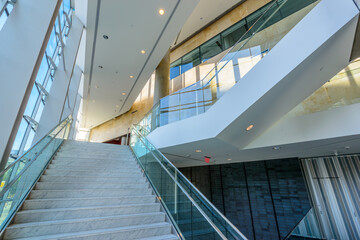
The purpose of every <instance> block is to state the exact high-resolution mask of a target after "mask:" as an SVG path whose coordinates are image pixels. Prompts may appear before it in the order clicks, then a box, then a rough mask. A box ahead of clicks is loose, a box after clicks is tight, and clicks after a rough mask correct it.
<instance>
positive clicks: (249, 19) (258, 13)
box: [246, 6, 269, 33]
mask: <svg viewBox="0 0 360 240" xmlns="http://www.w3.org/2000/svg"><path fill="white" fill-rule="evenodd" d="M268 8H269V6H265V7H263V8H262V9H259V10H258V11H256V12H254V13H252V14H250V15H249V16H248V17H246V21H247V25H248V27H249V28H251V26H253V25H254V24H255V23H256V24H255V25H254V27H253V28H252V29H251V32H252V33H254V32H256V31H261V30H262V29H263V28H264V27H262V29H259V28H260V27H261V26H262V24H263V23H264V22H265V18H263V17H261V16H262V14H263V13H264V11H266V9H268ZM260 17H261V18H260ZM259 18H260V19H259ZM258 19H259V20H258Z"/></svg>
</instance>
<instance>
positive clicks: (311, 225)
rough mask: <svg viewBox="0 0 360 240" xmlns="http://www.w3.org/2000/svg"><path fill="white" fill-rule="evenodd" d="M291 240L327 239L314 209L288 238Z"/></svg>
mask: <svg viewBox="0 0 360 240" xmlns="http://www.w3.org/2000/svg"><path fill="white" fill-rule="evenodd" d="M286 239H289V240H297V239H313V240H316V239H325V238H324V237H323V234H322V231H321V228H320V224H319V222H318V219H317V217H316V214H315V211H314V209H313V208H311V209H310V210H309V212H308V213H307V214H306V215H305V217H304V218H303V219H302V220H301V221H300V222H299V224H298V225H296V227H295V228H294V229H293V231H292V232H291V233H290V234H289V235H288V236H287V237H286Z"/></svg>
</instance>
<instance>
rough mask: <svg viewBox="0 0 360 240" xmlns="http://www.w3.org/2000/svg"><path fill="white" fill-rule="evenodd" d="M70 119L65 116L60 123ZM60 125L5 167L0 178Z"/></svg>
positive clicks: (0, 173)
mask: <svg viewBox="0 0 360 240" xmlns="http://www.w3.org/2000/svg"><path fill="white" fill-rule="evenodd" d="M69 117H71V115H69V116H67V117H66V118H65V119H64V120H63V121H62V122H61V123H63V122H64V121H65V120H68V118H69ZM61 123H60V124H61ZM60 124H58V125H56V126H55V127H54V128H52V129H51V130H50V131H49V132H48V133H47V134H45V136H43V137H42V138H41V139H40V140H38V141H37V142H36V143H35V144H34V145H33V146H32V147H30V148H29V150H27V151H26V152H24V153H23V154H21V155H20V157H18V158H17V159H16V160H15V161H14V162H12V163H11V164H10V165H9V166H7V167H6V168H5V169H4V170H2V171H1V172H0V177H1V176H2V175H4V173H5V172H6V171H7V170H9V169H10V168H11V167H12V166H14V165H15V164H16V163H17V162H18V161H20V160H21V158H22V157H24V156H25V155H26V154H27V153H28V152H29V151H30V150H31V149H33V148H34V147H35V146H36V145H37V144H38V143H39V142H41V141H42V140H43V139H44V138H45V137H47V136H48V135H49V134H50V133H51V132H52V131H54V130H55V129H56V128H57V127H58V126H59V125H60Z"/></svg>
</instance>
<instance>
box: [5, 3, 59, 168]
mask: <svg viewBox="0 0 360 240" xmlns="http://www.w3.org/2000/svg"><path fill="white" fill-rule="evenodd" d="M60 4H61V0H37V1H35V2H34V1H29V0H18V1H17V3H16V4H15V5H14V9H13V10H12V12H11V14H10V16H9V18H8V19H7V21H6V22H5V25H4V27H3V28H2V30H1V31H0V46H2V47H1V48H0V59H1V60H2V62H1V64H0V72H1V88H0V101H1V103H2V104H0V113H1V115H2V117H1V118H0V157H1V163H0V170H1V169H3V168H4V166H5V165H6V163H7V161H8V157H9V154H10V151H11V148H12V145H13V143H14V140H15V136H16V133H17V131H18V128H19V125H20V122H21V119H22V116H23V114H24V111H25V107H26V104H27V102H28V99H29V96H30V93H31V89H32V87H33V85H34V83H35V79H36V76H37V73H38V70H39V67H40V64H41V60H42V57H43V56H44V53H45V49H46V46H47V43H48V41H49V37H50V34H51V31H52V28H53V26H54V23H55V20H56V17H57V15H58V12H59V9H60Z"/></svg>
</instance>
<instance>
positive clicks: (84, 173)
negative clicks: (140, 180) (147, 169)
mask: <svg viewBox="0 0 360 240" xmlns="http://www.w3.org/2000/svg"><path fill="white" fill-rule="evenodd" d="M44 174H45V175H49V176H93V177H97V176H113V177H116V176H134V175H137V176H139V177H140V176H141V175H142V172H141V171H133V172H122V171H106V170H103V171H90V170H89V171H78V170H58V169H46V171H45V173H44Z"/></svg>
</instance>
